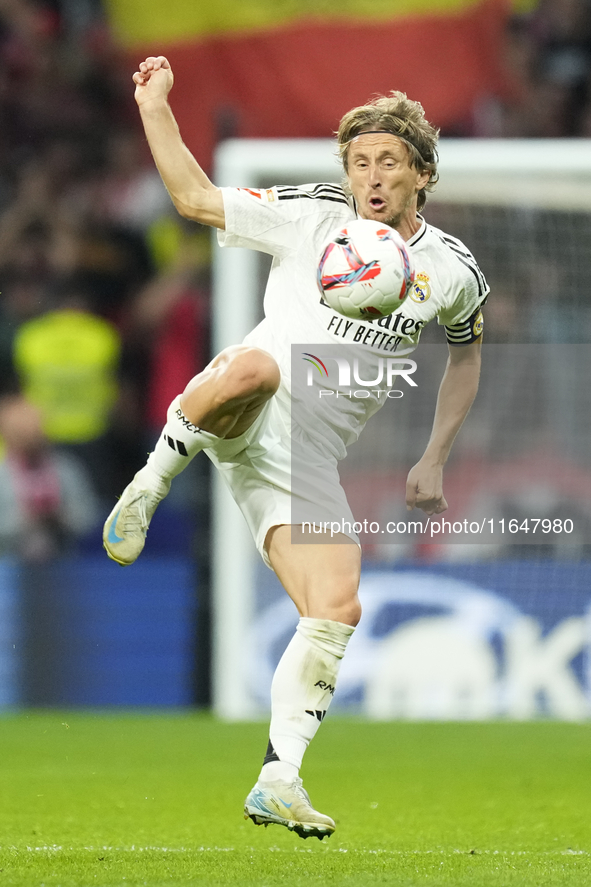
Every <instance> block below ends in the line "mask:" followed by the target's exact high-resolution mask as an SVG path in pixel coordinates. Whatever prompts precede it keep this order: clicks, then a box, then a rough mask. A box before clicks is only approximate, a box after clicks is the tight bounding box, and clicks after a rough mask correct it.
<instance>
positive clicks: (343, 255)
mask: <svg viewBox="0 0 591 887" xmlns="http://www.w3.org/2000/svg"><path fill="white" fill-rule="evenodd" d="M414 277H415V272H414V268H413V264H412V259H411V256H410V253H409V251H408V249H407V246H406V243H405V242H404V240H403V239H402V237H401V236H400V234H398V232H397V231H395V230H394V229H393V228H390V227H389V226H388V225H384V224H383V223H382V222H374V221H372V220H371V219H354V220H353V221H352V222H348V223H347V224H346V225H344V226H343V227H342V228H339V229H338V231H333V233H332V234H331V236H330V239H329V240H328V241H327V243H326V244H325V245H324V247H323V248H322V254H321V257H320V262H319V264H318V286H319V287H320V291H321V293H322V296H323V298H324V300H325V301H326V302H327V303H328V304H329V305H330V307H331V308H334V310H335V311H339V312H340V313H341V314H344V315H345V317H351V318H354V319H363V320H371V319H372V318H379V317H385V316H387V315H388V314H392V312H393V311H396V309H397V308H399V307H400V306H401V305H402V303H403V302H404V300H405V298H406V296H407V295H408V293H409V292H410V290H411V287H412V285H413V282H414Z"/></svg>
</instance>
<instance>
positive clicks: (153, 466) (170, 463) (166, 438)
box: [138, 394, 219, 497]
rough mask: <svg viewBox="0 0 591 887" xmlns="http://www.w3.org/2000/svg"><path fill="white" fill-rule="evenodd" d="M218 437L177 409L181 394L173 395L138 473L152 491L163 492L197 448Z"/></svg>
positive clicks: (198, 450)
mask: <svg viewBox="0 0 591 887" xmlns="http://www.w3.org/2000/svg"><path fill="white" fill-rule="evenodd" d="M218 440H219V438H218V437H216V435H215V434H210V433H209V431H203V429H202V428H198V427H197V425H193V423H192V422H190V421H189V420H188V419H187V417H186V416H185V414H184V413H183V411H182V409H181V396H180V394H179V396H178V397H175V399H174V400H173V402H172V403H171V405H170V406H169V408H168V411H167V413H166V425H165V426H164V428H163V429H162V434H161V435H160V437H159V438H158V441H157V442H156V446H155V447H154V452H153V453H150V455H149V456H148V462H147V464H146V465H145V466H144V468H142V469H141V470H140V471H139V472H138V474H139V475H140V480H141V481H142V482H143V483H145V484H146V485H147V486H148V489H150V490H152V492H154V493H156V494H158V495H161V496H162V497H164V496H166V494H167V493H168V490H169V488H170V481H171V480H172V478H173V477H176V476H177V474H180V473H181V471H183V469H185V468H186V467H187V465H188V464H189V462H190V461H191V459H192V458H193V457H194V456H196V455H197V453H199V452H200V451H201V450H204V449H205V448H206V447H210V446H211V445H212V444H214V443H216V441H218Z"/></svg>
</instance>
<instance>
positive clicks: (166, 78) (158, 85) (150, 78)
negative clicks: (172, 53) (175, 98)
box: [133, 55, 174, 105]
mask: <svg viewBox="0 0 591 887" xmlns="http://www.w3.org/2000/svg"><path fill="white" fill-rule="evenodd" d="M133 82H134V83H135V100H136V102H137V103H138V105H143V104H145V103H146V102H149V101H151V100H152V99H165V98H166V97H167V95H168V93H169V92H170V90H171V89H172V84H173V83H174V77H173V74H172V68H171V67H170V63H169V61H168V59H166V58H164V56H163V55H159V56H149V57H148V58H147V59H146V60H145V62H141V64H140V66H139V71H136V72H135V74H134V75H133Z"/></svg>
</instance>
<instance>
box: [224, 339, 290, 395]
mask: <svg viewBox="0 0 591 887" xmlns="http://www.w3.org/2000/svg"><path fill="white" fill-rule="evenodd" d="M220 381H221V384H222V385H223V390H224V395H225V397H226V398H227V399H232V400H233V399H236V400H239V399H242V398H244V397H249V396H251V395H252V396H257V397H265V396H267V397H272V396H273V395H274V394H275V392H276V391H277V389H278V388H279V383H280V382H281V373H280V370H279V366H278V365H277V361H276V360H275V359H274V358H273V357H271V355H270V354H267V352H266V351H262V350H261V349H260V348H244V349H241V350H240V351H238V352H236V353H235V354H233V355H232V356H231V357H230V358H229V360H228V362H227V363H226V365H225V366H224V368H223V372H222V378H221V380H220Z"/></svg>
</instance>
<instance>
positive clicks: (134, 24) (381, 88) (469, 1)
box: [107, 0, 510, 167]
mask: <svg viewBox="0 0 591 887" xmlns="http://www.w3.org/2000/svg"><path fill="white" fill-rule="evenodd" d="M107 6H108V9H109V15H110V21H111V26H112V29H113V31H114V34H115V37H116V39H117V41H118V43H119V44H120V45H121V46H122V47H124V49H125V50H126V51H127V53H128V56H129V58H130V73H131V72H132V70H134V65H137V63H138V62H139V61H141V60H142V59H143V58H144V57H145V56H146V55H166V56H167V57H168V58H169V60H170V62H171V64H172V67H173V70H174V73H175V87H174V91H173V94H172V95H171V104H172V106H173V109H174V111H175V113H176V115H177V118H178V120H179V124H180V127H181V131H182V133H183V137H184V139H185V141H186V143H187V144H188V146H189V148H190V149H191V150H192V151H193V152H195V154H196V156H197V157H198V159H200V161H201V162H202V163H204V165H205V166H206V167H207V166H209V164H210V160H211V154H212V149H213V146H214V144H215V141H216V140H217V139H218V138H220V137H223V136H224V135H228V134H231V135H237V136H241V137H321V136H327V135H329V134H330V133H331V132H332V131H333V130H334V129H335V128H336V126H337V124H338V121H339V119H340V117H341V116H342V114H344V113H345V111H347V110H349V108H352V107H354V106H355V105H360V104H363V103H364V102H365V101H367V99H368V98H370V97H371V96H372V95H374V94H376V93H384V92H388V91H389V90H391V89H400V90H403V91H404V92H406V93H407V94H408V95H409V97H410V98H413V99H417V100H419V101H420V102H421V103H422V104H423V106H424V108H425V111H426V114H427V117H428V119H430V120H431V121H432V122H433V123H434V124H435V125H438V126H442V127H444V128H445V127H447V128H449V127H452V126H454V125H457V124H458V123H460V122H461V121H462V120H463V119H464V118H465V117H466V116H467V115H468V114H469V112H470V111H471V109H472V107H473V105H474V103H475V101H476V100H477V99H478V97H480V96H484V95H490V94H494V93H496V94H498V93H499V92H502V91H503V90H504V88H505V84H504V74H503V67H502V58H501V57H502V45H503V32H504V28H505V24H506V21H507V17H508V15H509V13H510V8H509V5H508V2H507V0H168V2H166V0H108V2H107Z"/></svg>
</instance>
